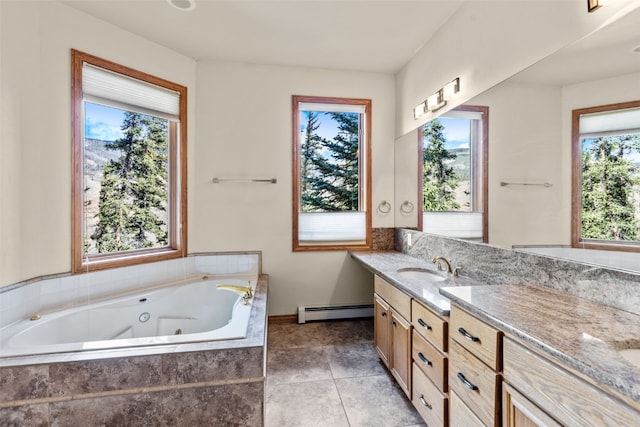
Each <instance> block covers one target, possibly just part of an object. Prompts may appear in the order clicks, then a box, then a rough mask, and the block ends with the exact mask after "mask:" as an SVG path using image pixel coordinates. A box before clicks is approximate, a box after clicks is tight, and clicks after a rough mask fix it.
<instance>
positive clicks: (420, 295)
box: [351, 252, 480, 316]
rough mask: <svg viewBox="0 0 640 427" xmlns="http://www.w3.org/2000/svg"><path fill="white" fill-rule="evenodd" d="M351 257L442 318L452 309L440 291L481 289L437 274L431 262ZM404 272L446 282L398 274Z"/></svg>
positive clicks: (382, 255) (391, 255)
mask: <svg viewBox="0 0 640 427" xmlns="http://www.w3.org/2000/svg"><path fill="white" fill-rule="evenodd" d="M351 256H352V257H353V258H354V259H355V260H357V261H359V262H360V263H361V264H362V265H364V267H365V268H367V269H368V270H369V271H371V272H373V273H375V274H377V275H379V276H380V277H382V278H384V279H385V280H386V281H388V282H390V283H391V284H393V285H395V286H396V287H397V288H398V289H400V290H402V291H404V292H405V293H407V294H409V295H411V296H412V297H413V298H415V299H416V300H418V301H420V302H422V303H423V304H424V305H426V306H427V307H429V308H431V309H432V310H433V311H435V312H436V313H438V314H439V315H441V316H448V315H449V309H450V308H451V306H450V303H449V299H448V298H446V297H444V296H442V295H441V294H440V288H441V287H443V286H447V287H456V286H478V285H480V283H478V282H476V281H474V280H472V279H469V278H465V277H451V276H450V275H447V274H446V273H445V272H443V271H437V270H436V266H435V264H433V263H432V262H427V261H425V260H423V259H418V258H414V257H412V256H409V255H406V254H403V253H401V252H351ZM406 268H409V269H411V268H417V269H426V270H432V271H434V272H435V273H436V274H438V275H441V276H442V277H444V278H445V279H444V280H440V281H436V282H431V281H426V280H424V279H422V280H421V279H418V278H412V277H407V276H403V275H401V274H400V273H399V272H398V270H399V269H406Z"/></svg>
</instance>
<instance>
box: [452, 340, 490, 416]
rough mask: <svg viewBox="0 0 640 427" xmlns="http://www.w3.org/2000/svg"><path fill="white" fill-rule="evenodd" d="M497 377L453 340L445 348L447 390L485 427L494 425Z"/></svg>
mask: <svg viewBox="0 0 640 427" xmlns="http://www.w3.org/2000/svg"><path fill="white" fill-rule="evenodd" d="M499 387H500V378H499V376H498V374H497V373H496V372H495V371H493V370H492V369H490V368H489V367H487V365H485V364H484V363H482V362H481V361H480V359H478V358H477V357H475V356H474V355H473V354H471V353H470V352H469V351H467V350H466V349H465V348H464V347H462V346H461V345H460V344H458V343H457V342H455V341H452V342H451V343H450V347H449V388H450V389H451V390H453V391H455V392H456V393H457V394H458V396H459V397H460V398H461V399H462V400H463V401H464V402H465V404H466V405H467V406H468V407H469V408H470V409H471V410H472V411H473V412H474V413H475V414H476V415H477V416H478V418H480V420H482V422H483V423H484V424H485V425H487V426H497V425H498V424H499V418H498V417H496V414H497V413H498V411H499V404H500V399H499V398H497V396H498V395H499Z"/></svg>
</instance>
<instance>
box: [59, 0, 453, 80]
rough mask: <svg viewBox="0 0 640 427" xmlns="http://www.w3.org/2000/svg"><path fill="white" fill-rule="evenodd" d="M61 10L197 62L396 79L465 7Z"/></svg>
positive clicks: (376, 1) (224, 0) (211, 4)
mask: <svg viewBox="0 0 640 427" xmlns="http://www.w3.org/2000/svg"><path fill="white" fill-rule="evenodd" d="M61 2H62V3H64V4H66V5H68V6H70V7H73V8H75V9H77V10H80V11H83V12H85V13H88V14H90V15H93V16H95V17H97V18H99V19H102V20H104V21H106V22H109V23H111V24H113V25H115V26H118V27H120V28H123V29H125V30H127V31H129V32H131V33H134V34H137V35H140V36H141V37H144V38H145V39H148V40H151V41H153V42H156V43H158V44H160V45H163V46H165V47H167V48H170V49H172V50H174V51H176V52H179V53H182V54H183V55H186V56H188V57H191V58H193V59H195V60H197V61H206V60H227V61H239V62H248V63H260V64H273V65H286V66H301V67H313V68H324V69H340V70H354V71H370V72H382V73H391V74H394V73H396V72H397V71H399V70H400V69H401V68H402V67H403V66H404V65H405V64H406V63H407V62H409V60H410V59H411V58H412V57H413V56H414V54H415V53H416V52H417V51H418V50H419V49H420V47H422V45H423V44H425V43H426V42H427V41H428V40H429V39H430V38H431V37H432V36H433V35H434V34H435V33H436V32H437V31H438V29H439V28H441V27H442V26H443V25H444V24H445V23H446V22H447V20H448V19H449V18H450V17H451V15H453V13H455V11H456V10H457V9H458V8H459V7H460V6H461V5H462V4H463V1H462V0H428V1H426V0H424V1H416V0H406V1H405V0H195V2H196V7H195V9H193V10H191V11H184V10H178V9H176V8H175V7H173V6H171V5H170V4H169V3H168V2H167V1H166V0H62V1H61Z"/></svg>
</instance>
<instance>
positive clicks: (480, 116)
mask: <svg viewBox="0 0 640 427" xmlns="http://www.w3.org/2000/svg"><path fill="white" fill-rule="evenodd" d="M488 123H489V108H488V107H483V106H469V105H465V106H460V107H458V108H456V109H454V110H451V111H449V112H447V113H445V114H443V115H442V116H440V117H438V118H436V119H433V120H431V121H430V122H427V123H426V124H425V125H424V126H422V127H421V128H420V130H419V134H420V135H421V138H420V142H419V143H420V151H421V153H422V155H421V156H419V157H420V160H419V161H420V165H419V171H420V173H419V176H420V180H421V182H420V185H419V190H418V191H419V196H418V198H419V200H421V201H422V203H421V215H419V217H418V227H419V229H421V230H422V231H425V232H428V233H433V234H440V235H445V236H449V237H457V238H462V239H470V240H475V241H480V242H485V243H486V242H487V241H488V236H487V228H488V227H487V206H488V203H487V202H488V200H487V152H488V144H489V141H488V135H489V131H488V129H489V126H488Z"/></svg>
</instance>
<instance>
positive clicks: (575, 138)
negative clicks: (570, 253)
mask: <svg viewBox="0 0 640 427" xmlns="http://www.w3.org/2000/svg"><path fill="white" fill-rule="evenodd" d="M639 107H640V101H629V102H620V103H616V104H607V105H599V106H595V107H587V108H579V109H575V110H572V112H571V247H573V248H582V249H599V250H605V251H622V252H640V241H634V242H635V243H631V242H630V241H626V242H625V241H624V240H621V241H615V240H610V241H608V240H595V239H593V240H586V241H585V240H582V236H581V234H582V146H581V144H580V116H581V115H583V114H591V113H602V112H606V111H615V110H624V109H628V108H639Z"/></svg>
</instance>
